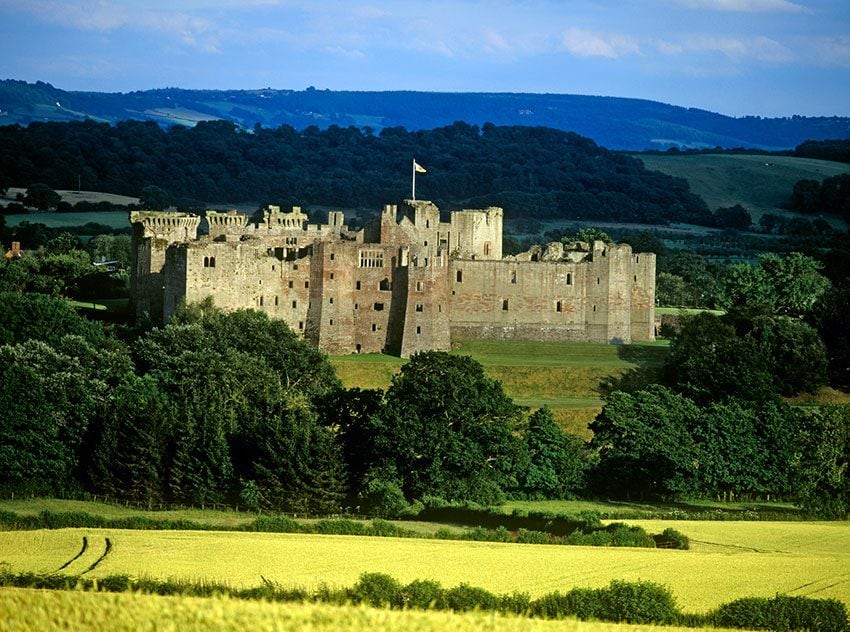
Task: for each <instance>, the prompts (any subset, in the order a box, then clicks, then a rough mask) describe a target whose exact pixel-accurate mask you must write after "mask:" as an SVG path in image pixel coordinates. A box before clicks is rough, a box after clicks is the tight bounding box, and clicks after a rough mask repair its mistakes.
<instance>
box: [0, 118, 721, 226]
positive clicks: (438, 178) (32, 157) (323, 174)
mask: <svg viewBox="0 0 850 632" xmlns="http://www.w3.org/2000/svg"><path fill="white" fill-rule="evenodd" d="M0 148H2V149H0V173H3V174H4V176H5V177H6V178H7V179H8V180H9V182H14V183H17V184H18V185H19V186H29V185H31V184H33V183H46V184H47V185H49V186H51V187H53V188H71V187H75V186H76V185H77V178H78V177H80V178H81V180H82V182H83V183H85V186H86V187H87V188H90V189H95V190H100V191H107V192H110V193H120V194H124V195H132V196H139V195H140V194H141V193H142V191H143V190H144V189H145V187H149V186H152V185H156V186H157V187H160V188H161V190H162V191H163V192H164V193H166V195H168V196H171V199H173V201H175V202H176V203H178V205H184V206H186V205H189V206H191V205H192V204H196V205H197V204H200V203H199V202H193V201H192V200H195V201H197V200H202V201H203V202H205V203H217V204H219V203H220V204H226V203H230V202H243V201H248V200H250V201H257V202H260V203H280V204H282V205H284V206H286V205H293V204H295V205H302V204H303V205H306V204H315V205H332V206H343V207H349V208H351V207H355V208H356V207H359V208H370V209H375V208H379V207H380V205H382V204H385V203H388V202H393V201H396V200H400V199H402V198H404V197H407V196H408V195H409V187H410V164H411V159H412V158H413V157H414V156H415V157H416V159H417V160H419V161H420V162H421V163H422V164H423V165H425V166H426V168H427V169H428V173H427V174H426V175H423V176H422V177H421V178H420V182H419V194H420V196H421V197H428V198H431V199H433V200H434V201H435V202H436V203H438V204H439V205H440V206H442V207H454V208H457V207H460V206H467V207H469V206H480V205H486V204H494V205H498V206H502V207H504V208H505V211H506V213H507V215H508V216H509V217H510V216H514V217H540V218H572V219H605V220H607V221H611V220H614V221H624V222H648V223H666V222H670V221H686V222H693V223H709V224H710V223H711V222H712V221H713V218H712V216H711V213H710V212H709V210H708V209H707V207H706V206H705V203H704V202H703V201H702V200H701V199H700V198H699V197H698V196H696V195H694V194H692V193H691V192H690V191H689V189H688V184H687V182H686V181H685V180H683V179H681V178H673V177H671V176H668V175H664V174H662V173H659V172H655V171H648V170H646V169H645V168H644V167H643V164H642V163H641V162H640V161H639V160H636V159H635V158H632V157H631V156H628V155H625V154H618V153H614V152H610V151H608V150H606V149H604V148H601V147H599V146H597V145H596V144H595V143H594V142H593V141H592V140H590V139H587V138H583V137H581V136H578V135H577V134H574V133H570V132H562V131H559V130H555V129H549V128H543V127H497V126H495V125H491V124H485V125H484V126H483V127H481V128H479V127H477V126H474V125H468V124H466V123H455V124H453V125H450V126H448V127H442V128H438V129H433V130H427V131H416V132H409V131H407V130H405V129H403V128H400V127H397V128H385V129H383V130H382V131H381V132H380V134H374V133H372V132H371V131H370V130H368V129H367V130H360V129H358V128H355V127H348V128H341V127H337V126H333V125H332V126H330V127H329V128H327V129H326V130H320V129H319V128H318V127H307V128H306V129H304V130H303V131H301V132H297V131H296V130H295V129H294V128H292V127H289V126H281V127H278V128H277V129H268V128H262V127H259V126H257V127H255V128H254V129H253V130H252V131H244V130H242V129H240V128H237V127H236V126H235V125H233V124H232V123H228V122H223V121H216V122H202V123H199V124H198V125H197V126H195V127H194V128H191V129H186V128H182V127H172V128H170V129H169V130H163V129H162V128H160V127H159V126H157V125H156V124H154V123H150V122H148V123H143V122H136V121H127V122H121V123H118V124H117V125H115V126H110V125H107V124H102V123H95V122H93V121H85V122H81V123H32V124H30V125H29V126H28V127H25V128H24V127H20V126H16V125H15V126H6V127H2V128H0ZM48 148H49V149H48Z"/></svg>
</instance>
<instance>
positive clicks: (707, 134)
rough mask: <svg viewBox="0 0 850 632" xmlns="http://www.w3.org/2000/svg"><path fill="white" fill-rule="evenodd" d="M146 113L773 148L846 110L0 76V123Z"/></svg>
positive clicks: (837, 132)
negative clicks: (129, 86)
mask: <svg viewBox="0 0 850 632" xmlns="http://www.w3.org/2000/svg"><path fill="white" fill-rule="evenodd" d="M86 118H91V119H94V120H98V121H105V122H110V123H117V122H119V121H123V120H128V119H135V120H152V121H156V122H157V123H159V124H160V125H163V126H170V125H175V124H179V125H189V126H191V125H194V124H196V123H197V122H198V121H202V120H218V119H221V120H227V121H231V122H233V123H235V124H237V125H239V126H242V127H247V128H253V127H254V126H255V125H256V124H258V123H259V124H260V125H262V126H263V127H278V126H280V125H291V126H293V127H295V128H296V129H299V130H301V129H304V128H306V127H309V126H311V125H316V126H318V127H319V128H322V129H325V128H327V127H329V126H331V125H338V126H341V127H348V126H356V127H359V128H367V127H370V128H373V129H375V130H376V131H378V130H381V129H383V128H387V127H404V128H406V129H408V130H419V129H432V128H435V127H440V126H445V125H449V124H451V123H452V122H454V121H464V122H467V123H469V124H473V125H482V124H484V123H486V122H490V123H494V124H496V125H529V126H546V127H552V128H555V129H561V130H566V131H574V132H576V133H578V134H581V135H582V136H586V137H589V138H592V139H593V140H594V141H596V142H597V143H598V144H599V145H602V146H604V147H608V148H609V149H627V150H643V149H666V148H669V147H682V148H684V147H691V148H704V147H724V148H730V147H747V148H756V149H768V150H780V149H789V148H793V147H795V146H797V145H799V144H800V143H802V142H803V141H806V140H823V139H835V138H850V117H843V116H842V117H804V116H791V117H785V118H761V117H754V116H747V117H742V118H734V117H729V116H724V115H722V114H716V113H713V112H708V111H706V110H700V109H695V108H684V107H679V106H674V105H668V104H664V103H659V102H656V101H649V100H643V99H629V98H620V97H599V96H581V95H568V94H523V93H440V92H410V91H397V92H350V91H334V90H316V89H314V88H308V89H307V90H275V89H271V88H266V89H259V90H184V89H179V88H165V89H156V90H145V91H138V92H129V93H103V92H76V91H66V90H61V89H59V88H55V87H54V86H52V85H50V84H49V83H44V82H40V81H39V82H36V83H27V82H25V81H18V80H12V79H7V80H2V81H0V125H8V124H14V123H19V124H21V125H27V124H29V123H31V122H33V121H75V120H83V119H86Z"/></svg>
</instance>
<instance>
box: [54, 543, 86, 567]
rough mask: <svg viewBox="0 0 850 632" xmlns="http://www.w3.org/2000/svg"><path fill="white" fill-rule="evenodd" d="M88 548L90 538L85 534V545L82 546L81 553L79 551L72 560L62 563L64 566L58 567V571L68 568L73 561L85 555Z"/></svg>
mask: <svg viewBox="0 0 850 632" xmlns="http://www.w3.org/2000/svg"><path fill="white" fill-rule="evenodd" d="M88 548H89V539H88V538H87V537H86V536H83V546H82V548H81V549H80V552H79V553H77V554H76V555H75V556H74V557H72V558H71V559H70V560H68V561H67V562H65V563H64V564H62V566H60V567H59V568H57V569H56V572H59V571H62V570H65V569H66V568H68V567H69V566H70V565H71V564H72V563H74V562H75V561H76V560H78V559H79V558H81V557H82V556H83V553H85V552H86V551H87V550H88Z"/></svg>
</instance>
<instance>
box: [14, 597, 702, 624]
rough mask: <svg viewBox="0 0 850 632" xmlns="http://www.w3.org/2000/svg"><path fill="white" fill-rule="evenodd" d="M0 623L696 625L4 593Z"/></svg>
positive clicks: (220, 600) (213, 600)
mask: <svg viewBox="0 0 850 632" xmlns="http://www.w3.org/2000/svg"><path fill="white" fill-rule="evenodd" d="M0 620H2V621H4V622H5V623H6V625H8V626H9V627H8V628H6V629H8V630H15V631H16V632H54V631H59V630H62V631H64V630H69V629H70V630H82V629H86V630H103V629H106V628H108V629H109V630H113V631H114V632H136V631H137V630H161V629H163V626H164V624H165V622H168V625H169V628H167V629H177V630H181V631H184V632H194V631H198V632H201V631H207V630H216V631H218V632H242V631H243V630H252V631H256V632H266V631H275V632H281V631H288V630H293V631H295V630H317V631H321V630H328V631H331V630H339V629H345V630H353V631H355V632H357V631H361V630H362V631H368V632H373V631H374V630H410V631H413V632H431V631H433V632H442V631H443V630H457V632H473V631H479V630H480V631H484V630H486V631H487V632H503V631H508V630H530V631H532V632H534V631H536V630H540V631H547V630H560V631H566V632H601V631H603V630H608V631H611V632H641V631H649V630H659V629H663V630H665V631H669V632H677V631H679V630H689V629H691V628H679V627H664V628H658V627H655V626H648V625H625V624H613V623H590V622H582V621H574V620H567V621H541V620H539V619H527V618H518V617H511V616H502V615H498V614H493V613H480V612H470V613H465V614H454V613H449V612H430V611H429V612H422V611H416V610H408V611H403V612H402V611H398V610H381V609H377V608H369V607H365V606H333V605H325V604H297V603H286V604H278V603H267V602H258V601H240V600H238V599H231V598H226V597H219V598H199V597H160V596H157V595H139V594H131V593H118V594H115V593H84V592H64V591H41V590H22V589H6V590H0Z"/></svg>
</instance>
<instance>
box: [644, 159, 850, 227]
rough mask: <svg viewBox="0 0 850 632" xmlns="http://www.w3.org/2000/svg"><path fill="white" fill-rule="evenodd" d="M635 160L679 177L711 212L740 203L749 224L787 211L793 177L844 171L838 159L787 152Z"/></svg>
mask: <svg viewBox="0 0 850 632" xmlns="http://www.w3.org/2000/svg"><path fill="white" fill-rule="evenodd" d="M636 158H640V159H641V160H642V161H643V164H644V165H646V168H647V169H653V170H655V171H661V172H662V173H666V174H668V175H671V176H676V177H680V178H685V179H686V180H687V181H688V184H690V186H691V191H693V192H694V193H696V194H697V195H699V196H701V197H702V198H703V199H704V200H705V202H706V204H708V207H709V208H710V209H711V210H715V209H717V208H718V207H721V206H724V207H727V206H734V205H735V204H740V205H741V206H743V207H744V208H746V209H747V210H749V211H750V213H751V214H752V215H753V221H754V222H755V223H758V220H759V218H760V217H761V216H762V215H763V214H765V213H773V214H776V215H787V214H788V211H787V210H785V209H784V208H783V206H784V205H785V204H786V203H787V202H788V200H789V198H790V197H791V191H792V190H793V188H794V184H795V183H796V182H797V181H798V180H804V179H810V180H823V179H824V178H829V177H832V176H836V175H838V174H840V173H847V172H850V165H846V164H844V163H840V162H830V161H828V160H815V159H814V158H796V157H792V156H766V155H750V154H696V155H684V156H683V155H679V156H677V155H651V154H640V155H636ZM841 223H843V222H841Z"/></svg>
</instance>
